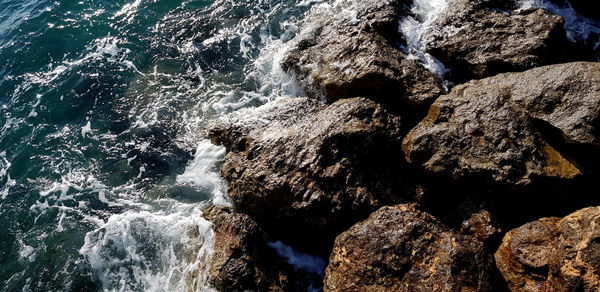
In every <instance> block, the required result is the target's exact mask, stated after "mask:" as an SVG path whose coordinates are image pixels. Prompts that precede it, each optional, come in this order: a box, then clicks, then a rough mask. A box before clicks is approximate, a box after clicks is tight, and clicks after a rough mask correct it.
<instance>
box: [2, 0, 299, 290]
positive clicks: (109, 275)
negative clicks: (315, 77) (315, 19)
mask: <svg viewBox="0 0 600 292" xmlns="http://www.w3.org/2000/svg"><path fill="white" fill-rule="evenodd" d="M309 6H310V3H308V4H307V5H304V4H302V3H296V2H295V1H291V0H280V1H276V0H273V1H268V0H267V1H221V0H218V1H182V0H93V1H47V0H0V104H1V109H0V126H1V133H0V186H2V188H1V189H0V247H1V248H0V263H1V264H0V290H1V291H19V290H23V291H48V290H60V291H81V290H100V289H103V288H104V289H107V290H113V289H115V290H122V291H123V290H124V291H130V290H138V291H140V290H146V291H148V290H150V291H174V290H185V289H186V288H185V287H193V285H192V284H190V280H189V276H190V275H192V274H194V273H196V274H202V268H203V267H202V263H203V262H205V261H206V259H204V258H202V255H204V256H206V254H208V253H209V249H210V240H211V232H212V231H211V230H210V226H209V225H208V223H207V222H206V221H204V220H203V219H202V218H201V216H200V209H201V208H202V206H203V205H205V204H209V203H211V202H213V201H217V202H221V203H223V202H226V198H225V196H224V195H223V193H224V192H225V186H224V184H223V182H222V181H221V179H220V178H219V176H218V174H217V171H216V168H217V166H218V162H219V161H220V159H221V157H222V155H223V149H221V148H219V147H215V146H212V145H210V144H209V143H207V142H206V141H203V140H201V135H200V132H201V129H202V127H203V125H204V124H205V123H206V121H208V120H210V119H212V118H214V117H215V116H218V115H222V114H224V113H227V112H230V111H232V110H236V109H238V108H242V107H248V106H256V105H260V104H263V103H265V102H267V101H269V100H271V99H273V98H275V97H278V96H285V95H294V94H296V92H297V91H296V88H295V86H294V85H293V83H291V82H290V81H289V77H287V76H285V75H284V74H282V73H281V72H280V69H279V68H278V66H276V61H277V58H278V54H279V52H280V51H281V50H282V47H283V44H284V43H285V42H286V41H288V40H289V39H290V38H292V37H293V35H294V34H295V33H296V32H297V26H296V23H297V22H298V20H299V19H300V18H301V16H302V15H303V13H304V12H305V11H306V10H307V9H308V8H309ZM274 64H275V65H274ZM197 278H200V280H199V283H196V284H194V285H196V286H197V287H200V288H198V289H199V290H202V289H201V286H202V285H201V283H200V282H202V281H201V280H202V277H197ZM192 282H193V281H192ZM198 285H199V286H198Z"/></svg>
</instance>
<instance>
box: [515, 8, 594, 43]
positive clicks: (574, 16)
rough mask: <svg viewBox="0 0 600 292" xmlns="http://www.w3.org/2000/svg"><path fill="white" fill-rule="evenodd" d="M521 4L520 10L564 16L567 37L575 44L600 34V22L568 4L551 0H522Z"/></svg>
mask: <svg viewBox="0 0 600 292" xmlns="http://www.w3.org/2000/svg"><path fill="white" fill-rule="evenodd" d="M590 1H597V0H590ZM520 2H521V5H520V9H528V8H544V9H546V10H548V11H550V12H552V13H554V14H556V15H560V16H562V17H563V18H564V19H565V30H566V31H567V37H568V38H569V39H570V40H571V41H573V42H581V41H585V40H587V39H588V37H589V36H590V34H592V33H596V34H600V21H597V20H594V19H590V18H586V17H584V16H582V15H580V14H579V13H578V12H577V11H575V9H573V8H572V7H571V6H570V5H569V4H568V3H567V4H565V5H559V4H556V3H553V2H552V1H549V0H521V1H520ZM598 46H600V42H599V43H597V44H596V48H598Z"/></svg>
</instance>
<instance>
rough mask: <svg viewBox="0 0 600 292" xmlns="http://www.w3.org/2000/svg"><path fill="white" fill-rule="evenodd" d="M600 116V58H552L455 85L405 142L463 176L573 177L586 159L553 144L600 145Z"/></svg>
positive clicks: (415, 155)
mask: <svg viewBox="0 0 600 292" xmlns="http://www.w3.org/2000/svg"><path fill="white" fill-rule="evenodd" d="M599 118H600V63H586V62H579V63H568V64H561V65H551V66H546V67H540V68H535V69H532V70H529V71H526V72H523V73H506V74H501V75H498V76H495V77H491V78H487V79H483V80H478V81H471V82H468V83H465V84H463V85H459V86H457V87H455V88H454V89H453V90H452V92H450V94H448V95H445V96H442V97H440V98H439V99H438V100H437V101H436V102H435V103H434V104H433V105H432V107H431V108H430V111H429V114H428V116H427V117H426V118H425V119H424V120H423V121H421V122H420V123H419V124H418V125H417V127H415V128H414V129H413V130H412V131H411V132H410V133H409V134H408V135H407V137H406V138H405V140H404V142H403V149H404V151H405V154H406V157H407V159H408V160H409V161H411V162H413V163H418V164H421V165H422V166H423V167H424V168H425V169H426V170H427V171H429V172H431V173H434V174H437V175H442V176H450V177H452V178H456V179H468V178H475V177H476V178H479V179H483V180H484V181H487V182H495V183H499V184H504V185H528V184H530V183H532V182H534V181H535V180H536V179H538V178H550V179H571V178H574V177H576V176H578V175H580V174H582V172H583V171H584V169H582V167H581V165H585V162H584V161H577V159H575V158H577V157H578V155H579V154H580V153H563V152H564V151H563V152H561V151H559V150H558V149H557V148H556V147H555V146H554V144H561V143H565V144H569V145H579V146H582V147H587V146H589V147H591V148H595V147H597V145H598V128H597V126H598V121H599ZM548 132H552V133H554V134H552V135H551V134H548ZM587 159H589V157H588V158H587ZM579 162H580V163H579Z"/></svg>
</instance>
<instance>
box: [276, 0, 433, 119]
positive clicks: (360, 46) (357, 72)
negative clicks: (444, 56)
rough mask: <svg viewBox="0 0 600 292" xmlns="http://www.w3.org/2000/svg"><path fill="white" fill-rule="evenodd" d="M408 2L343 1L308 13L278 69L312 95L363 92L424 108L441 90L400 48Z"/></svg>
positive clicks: (341, 95)
mask: <svg viewBox="0 0 600 292" xmlns="http://www.w3.org/2000/svg"><path fill="white" fill-rule="evenodd" d="M409 2H410V1H404V0H385V1H343V3H342V4H339V5H341V6H343V7H336V9H334V11H336V13H337V14H336V15H320V14H316V15H313V16H312V17H311V18H309V21H308V23H309V24H308V25H307V28H306V29H305V30H304V31H303V32H301V33H300V35H299V36H298V37H297V38H296V40H295V42H294V44H293V46H292V48H291V49H290V50H289V51H288V52H287V54H286V56H285V57H284V59H283V61H282V63H281V64H282V67H283V68H284V70H286V71H287V72H290V73H292V74H293V75H295V76H296V77H297V79H298V81H299V82H300V83H301V85H302V87H303V88H304V89H305V92H306V93H307V94H308V95H309V96H312V97H321V96H324V97H325V98H326V99H327V100H328V101H335V100H338V99H341V98H349V97H355V96H363V97H367V98H375V99H378V100H380V101H381V102H384V103H387V104H394V105H396V104H402V105H405V106H408V107H409V108H410V109H424V108H426V107H427V106H429V104H431V102H432V101H433V99H435V98H436V97H437V96H439V95H440V94H441V93H442V90H443V89H442V86H441V82H440V80H439V79H438V78H437V76H435V75H434V74H433V73H431V72H429V71H428V70H427V69H425V68H424V67H423V66H422V65H421V64H420V63H418V62H417V61H415V60H409V59H407V58H406V55H405V54H404V53H403V52H402V51H401V50H400V45H401V42H402V40H401V37H400V35H399V34H398V19H399V17H400V16H401V15H402V14H403V13H405V12H406V11H407V9H408V8H407V5H408V4H410V3H409ZM349 11H350V12H349ZM338 12H339V13H338Z"/></svg>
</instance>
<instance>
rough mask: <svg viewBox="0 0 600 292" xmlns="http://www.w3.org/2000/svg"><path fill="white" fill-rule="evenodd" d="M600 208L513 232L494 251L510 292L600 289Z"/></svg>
mask: <svg viewBox="0 0 600 292" xmlns="http://www.w3.org/2000/svg"><path fill="white" fill-rule="evenodd" d="M598 223H600V207H590V208H586V209H582V210H579V211H577V212H575V213H573V214H571V215H569V216H567V217H564V218H562V219H560V218H543V219H540V220H538V221H534V222H531V223H527V224H525V225H523V226H521V227H519V228H516V229H513V230H511V231H510V232H508V233H507V234H506V235H505V236H504V240H503V242H502V245H501V246H500V248H499V249H498V251H497V252H496V255H495V258H496V264H497V266H498V268H499V269H500V271H501V272H502V275H503V276H504V279H505V280H506V282H507V283H508V285H509V287H510V289H511V291H527V292H534V291H599V290H600V271H599V268H600V225H598Z"/></svg>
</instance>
